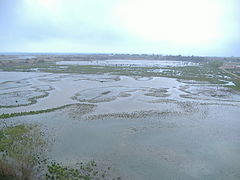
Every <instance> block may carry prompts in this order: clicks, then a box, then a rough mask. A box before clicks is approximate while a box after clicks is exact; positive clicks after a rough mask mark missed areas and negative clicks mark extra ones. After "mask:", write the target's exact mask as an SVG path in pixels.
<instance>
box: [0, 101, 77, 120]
mask: <svg viewBox="0 0 240 180" xmlns="http://www.w3.org/2000/svg"><path fill="white" fill-rule="evenodd" d="M71 105H73V104H67V105H64V106H59V107H56V108H50V109H44V110H39V111H27V112H19V113H10V114H1V115H0V119H6V118H10V117H15V116H26V115H33V114H41V113H47V112H52V111H56V110H59V109H63V108H66V107H69V106H71Z"/></svg>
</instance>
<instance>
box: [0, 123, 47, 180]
mask: <svg viewBox="0 0 240 180" xmlns="http://www.w3.org/2000/svg"><path fill="white" fill-rule="evenodd" d="M44 146H45V141H44V140H43V139H42V137H41V133H40V130H39V129H38V128H37V126H31V125H16V126H10V127H5V128H2V129H1V130H0V157H1V160H0V179H4V180H12V179H16V180H30V179H33V178H32V177H33V176H34V173H35V170H34V169H35V168H36V167H38V165H39V162H40V159H39V154H41V152H42V149H43V148H44Z"/></svg>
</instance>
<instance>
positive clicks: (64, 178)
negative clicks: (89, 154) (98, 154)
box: [45, 161, 106, 180]
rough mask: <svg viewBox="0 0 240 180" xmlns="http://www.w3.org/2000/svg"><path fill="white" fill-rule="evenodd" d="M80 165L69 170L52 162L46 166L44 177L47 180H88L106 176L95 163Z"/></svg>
mask: <svg viewBox="0 0 240 180" xmlns="http://www.w3.org/2000/svg"><path fill="white" fill-rule="evenodd" d="M80 164H81V165H80V166H79V167H76V168H70V167H64V166H62V165H60V164H59V163H56V162H52V163H51V164H50V165H48V166H47V169H48V173H46V175H45V177H46V179H47V180H52V179H54V180H79V179H82V180H90V179H96V178H98V177H99V176H104V177H105V176H106V172H105V171H103V172H102V171H101V170H99V169H98V167H97V164H96V162H95V161H90V162H89V163H86V164H83V163H80ZM98 179H99V178H98Z"/></svg>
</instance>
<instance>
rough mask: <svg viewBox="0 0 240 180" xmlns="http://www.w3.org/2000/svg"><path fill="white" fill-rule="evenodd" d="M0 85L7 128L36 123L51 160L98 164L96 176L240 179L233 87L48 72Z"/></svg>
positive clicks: (18, 75)
mask: <svg viewBox="0 0 240 180" xmlns="http://www.w3.org/2000/svg"><path fill="white" fill-rule="evenodd" d="M0 83H1V85H0V113H1V114H2V116H1V118H2V119H1V122H2V125H1V126H3V124H12V125H21V124H29V125H32V124H34V125H37V126H38V127H40V129H41V131H42V132H43V133H44V138H45V140H46V141H47V142H50V143H49V144H48V145H47V147H46V149H45V157H47V158H48V159H49V160H52V161H56V162H59V163H62V165H64V166H68V167H76V166H77V164H78V163H80V162H83V163H88V162H91V161H93V160H94V162H96V163H97V164H98V166H100V168H98V170H97V171H94V172H95V173H96V172H99V173H100V172H103V173H102V174H101V175H98V176H97V175H96V176H94V177H95V178H93V179H114V178H115V179H138V180H140V179H142V180H144V179H169V180H170V179H184V180H186V179H199V180H200V179H209V180H213V179H218V180H219V179H223V180H225V179H229V180H238V179H239V178H240V171H239V168H240V156H239V152H240V131H239V128H240V121H239V117H240V95H239V91H235V90H233V89H231V88H228V87H227V86H226V83H225V84H214V83H209V82H204V81H196V80H179V79H175V78H166V77H149V76H124V75H114V74H69V73H65V74H61V73H57V74H55V73H44V72H0ZM227 83H231V81H227ZM230 85H232V84H230ZM66 105H67V106H66ZM24 112H25V114H24ZM4 117H8V118H4ZM104 169H105V170H104ZM96 174H97V173H96Z"/></svg>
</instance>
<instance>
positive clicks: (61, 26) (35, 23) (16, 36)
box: [0, 0, 240, 57]
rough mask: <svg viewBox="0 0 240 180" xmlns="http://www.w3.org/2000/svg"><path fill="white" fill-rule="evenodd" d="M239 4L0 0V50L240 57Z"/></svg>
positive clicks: (225, 0)
mask: <svg viewBox="0 0 240 180" xmlns="http://www.w3.org/2000/svg"><path fill="white" fill-rule="evenodd" d="M239 12H240V1H239V0H0V52H77V53H139V54H144V53H149V54H152V53H154V54H164V55H166V54H172V55H179V54H181V55H200V56H238V57H240V13H239Z"/></svg>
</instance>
